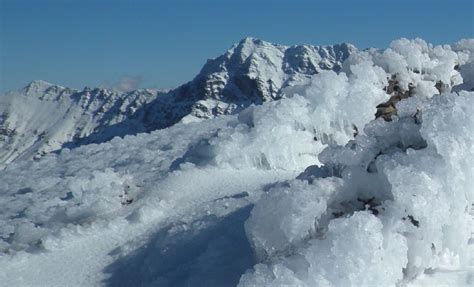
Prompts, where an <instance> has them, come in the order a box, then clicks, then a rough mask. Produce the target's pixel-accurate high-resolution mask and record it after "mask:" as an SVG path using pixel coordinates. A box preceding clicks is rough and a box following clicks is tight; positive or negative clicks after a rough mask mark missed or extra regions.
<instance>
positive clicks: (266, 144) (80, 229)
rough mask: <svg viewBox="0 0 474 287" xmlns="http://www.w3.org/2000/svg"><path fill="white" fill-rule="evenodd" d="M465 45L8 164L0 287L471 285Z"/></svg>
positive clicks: (372, 57) (387, 56)
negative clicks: (224, 110) (217, 113)
mask: <svg viewBox="0 0 474 287" xmlns="http://www.w3.org/2000/svg"><path fill="white" fill-rule="evenodd" d="M248 41H256V40H245V41H244V44H245V42H248ZM241 44H242V43H241ZM241 44H239V45H241ZM239 45H237V46H236V47H239ZM262 45H263V46H265V45H266V44H262ZM272 47H275V46H274V45H272ZM277 47H278V46H277ZM262 49H263V48H262ZM281 49H282V50H284V48H281ZM288 49H289V48H288ZM473 50H474V41H473V40H463V41H460V42H458V43H457V44H455V45H453V46H449V45H444V46H432V45H430V44H428V43H426V42H424V41H423V40H421V39H415V40H407V39H400V40H396V41H394V42H392V44H391V46H390V48H388V49H386V50H375V49H369V50H366V51H354V52H353V53H351V55H348V57H347V59H346V60H345V61H344V62H343V63H342V64H341V65H340V68H339V69H336V70H338V71H337V72H336V71H333V70H323V71H318V73H317V74H315V75H313V76H311V77H310V78H308V79H305V80H304V81H301V82H299V83H298V84H294V85H291V86H285V87H284V88H283V89H282V90H281V92H280V93H281V94H284V95H285V96H284V97H283V98H282V99H279V100H278V101H262V103H261V104H260V105H251V106H249V107H247V108H245V109H244V108H243V107H242V110H234V112H232V113H231V115H223V116H220V117H217V118H213V117H211V116H210V119H208V120H205V121H197V122H195V121H194V119H192V118H191V120H189V121H188V120H184V121H182V122H180V123H176V124H174V125H172V126H170V127H168V128H165V129H159V130H155V131H153V132H151V133H139V134H136V135H127V136H125V137H124V138H118V137H117V138H114V139H112V140H108V141H105V142H103V143H100V144H89V145H81V146H80V147H76V148H73V149H68V148H63V149H61V150H60V151H59V152H58V153H50V154H46V155H45V156H43V157H42V158H41V159H39V160H36V161H29V160H19V161H16V162H13V163H11V164H9V165H8V166H7V167H6V168H5V169H4V170H2V171H0V210H1V211H0V282H5V284H6V285H8V286H38V285H39V286H84V285H86V286H102V285H105V286H189V285H193V286H194V285H196V286H235V285H241V286H287V285H296V286H404V285H408V286H433V285H447V286H453V285H455V286H471V285H472V283H473V280H474V256H473V254H474V253H473V247H474V238H473V232H474V229H473V228H474V218H473V210H472V207H473V204H474V189H473V186H474V164H473V162H474V92H472V91H470V90H471V89H472V86H471V84H472V83H471V82H472V81H471V78H469V75H472V72H473V70H472V67H473V65H472V63H473V60H474V53H473ZM231 51H233V50H232V49H231ZM285 51H286V50H285ZM254 55H255V54H254ZM255 69H261V70H262V71H265V70H266V69H271V68H269V67H266V66H265V65H263V64H259V65H257V66H255ZM262 73H263V72H262ZM305 78H306V77H305ZM248 96H250V95H248ZM377 106H378V108H377ZM376 113H377V114H379V116H377V117H376V116H375V114H376ZM191 116H192V117H194V116H195V115H193V114H191ZM187 119H190V118H189V117H188V118H187Z"/></svg>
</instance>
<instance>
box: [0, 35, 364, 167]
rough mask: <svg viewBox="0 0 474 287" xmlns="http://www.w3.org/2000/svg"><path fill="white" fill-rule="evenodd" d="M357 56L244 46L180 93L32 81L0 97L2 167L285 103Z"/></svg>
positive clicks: (344, 47)
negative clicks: (286, 94)
mask: <svg viewBox="0 0 474 287" xmlns="http://www.w3.org/2000/svg"><path fill="white" fill-rule="evenodd" d="M355 51H356V48H355V47H354V46H352V45H350V44H340V45H334V46H327V47H320V46H309V45H299V46H292V47H286V46H281V45H276V44H271V43H268V42H264V41H261V40H258V39H253V38H246V39H244V40H242V41H241V42H240V43H238V44H236V45H234V46H233V47H232V48H231V49H230V50H229V51H227V52H226V53H225V54H224V55H222V56H220V57H218V58H216V59H213V60H209V61H208V62H207V63H206V65H205V66H204V67H203V68H202V71H201V72H200V73H199V74H198V75H197V76H196V77H195V78H194V79H193V80H192V81H191V82H189V83H186V84H184V85H182V86H180V87H179V88H177V89H175V90H170V91H156V90H136V91H131V92H127V93H125V92H119V91H112V90H107V89H103V88H96V89H90V88H85V89H83V90H82V91H79V90H74V89H69V88H65V87H61V86H58V85H53V84H50V83H47V82H44V81H33V82H31V83H30V84H29V85H28V86H26V87H25V88H24V89H22V90H20V91H17V92H12V93H9V94H8V95H6V96H2V97H0V148H1V149H0V164H3V165H6V164H8V163H10V162H12V161H14V160H22V159H31V158H33V157H36V158H39V157H40V156H42V155H44V154H47V153H49V152H52V151H57V150H59V149H61V147H68V148H72V147H76V146H79V145H83V144H88V143H101V142H104V141H107V140H110V139H112V138H113V137H115V136H120V137H123V136H124V135H127V134H136V133H139V132H149V131H152V130H155V129H161V128H166V127H169V126H171V125H173V124H175V123H177V122H179V121H180V120H183V121H185V122H189V121H197V120H199V119H207V118H213V117H215V116H219V115H222V114H233V113H235V112H238V111H240V110H242V109H243V108H246V107H248V106H249V105H251V104H261V103H262V102H267V101H273V100H276V99H279V98H281V97H282V96H283V93H282V89H283V88H286V87H288V86H292V85H296V84H298V83H299V84H301V83H303V82H304V81H307V79H308V78H309V77H310V76H311V75H313V74H316V73H319V72H321V71H323V70H335V71H338V70H340V69H341V66H342V62H343V61H344V60H345V59H346V58H347V57H348V56H349V55H350V54H351V53H353V52H355ZM183 117H184V119H183ZM0 167H1V166H0Z"/></svg>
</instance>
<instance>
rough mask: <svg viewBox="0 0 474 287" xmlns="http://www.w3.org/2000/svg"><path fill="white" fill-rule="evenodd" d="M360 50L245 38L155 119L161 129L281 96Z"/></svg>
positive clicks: (159, 105) (157, 110)
mask: <svg viewBox="0 0 474 287" xmlns="http://www.w3.org/2000/svg"><path fill="white" fill-rule="evenodd" d="M355 51H357V49H356V48H355V47H354V46H353V45H350V44H340V45H334V46H309V45H298V46H291V47H287V46H281V45H277V44H271V43H268V42H265V41H261V40H258V39H254V38H246V39H243V40H242V41H241V42H240V43H238V44H236V45H234V46H233V47H232V48H231V49H229V50H228V51H227V52H226V53H225V54H224V55H222V56H220V57H218V58H215V59H213V60H209V61H208V62H207V63H206V64H205V65H204V67H203V68H202V70H201V72H200V73H199V74H198V75H197V76H196V77H195V78H194V79H193V80H192V81H191V82H189V83H187V84H184V85H183V86H181V87H179V88H178V89H176V90H174V91H173V92H172V96H171V97H169V98H168V99H167V101H166V102H163V101H161V100H158V101H156V105H155V106H154V108H153V110H154V112H153V113H150V114H151V115H153V116H154V117H155V118H154V119H153V120H150V122H153V123H155V124H158V127H164V126H168V125H169V123H168V121H169V119H175V120H176V119H181V118H182V117H185V116H186V118H185V120H188V121H193V120H196V119H199V118H212V117H215V116H218V115H221V114H231V113H235V112H238V111H240V110H241V109H243V108H245V107H247V106H249V105H250V104H260V103H262V102H268V101H272V100H277V99H279V98H281V97H282V96H283V94H282V89H284V88H286V87H288V86H293V85H296V84H302V83H304V82H305V81H306V80H307V79H308V78H309V77H310V76H311V75H314V74H316V73H318V72H320V71H321V70H334V71H339V70H340V69H341V68H342V62H343V61H344V60H345V59H346V58H347V57H349V55H350V54H351V53H353V52H355Z"/></svg>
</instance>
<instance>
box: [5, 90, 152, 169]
mask: <svg viewBox="0 0 474 287" xmlns="http://www.w3.org/2000/svg"><path fill="white" fill-rule="evenodd" d="M158 95H159V93H157V92H156V91H152V90H140V91H133V92H129V93H119V92H112V91H108V90H105V89H89V88H85V89H84V90H82V91H77V90H72V89H69V88H64V87H61V86H57V85H53V84H50V83H47V82H44V81H33V82H31V83H30V84H29V85H28V86H27V87H25V88H24V89H23V90H21V91H19V92H12V93H9V94H7V95H5V96H2V97H0V115H1V117H0V164H1V163H3V164H8V163H9V162H11V161H13V160H15V159H31V158H33V157H34V156H40V155H44V154H46V153H49V152H51V151H55V150H58V149H60V148H61V147H62V146H63V144H65V143H66V144H68V146H74V145H76V144H82V143H83V142H86V138H87V137H89V138H90V139H89V142H102V141H105V140H109V139H111V138H112V137H114V136H121V135H125V134H132V133H138V132H144V131H146V130H145V129H144V127H143V124H142V122H141V117H140V115H139V114H137V110H138V109H139V108H140V107H142V106H143V105H144V104H146V103H147V102H150V101H152V100H153V99H154V98H156V97H157V96H158ZM106 127H107V128H108V130H107V131H105V128H106ZM82 141H83V142H82Z"/></svg>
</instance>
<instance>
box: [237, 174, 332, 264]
mask: <svg viewBox="0 0 474 287" xmlns="http://www.w3.org/2000/svg"><path fill="white" fill-rule="evenodd" d="M339 187H340V179H337V178H326V179H321V180H318V181H317V182H316V183H315V184H314V185H310V184H308V183H307V182H306V181H300V180H294V181H291V182H290V183H289V186H288V187H278V188H275V189H272V190H270V191H269V192H268V193H267V194H265V195H263V196H262V198H261V199H260V201H259V202H258V203H257V204H256V205H255V207H254V209H253V210H252V214H251V216H250V217H249V219H248V220H247V222H246V223H245V230H246V233H247V237H248V238H249V240H250V242H251V244H252V246H253V249H254V251H255V253H256V256H257V258H258V259H259V260H264V259H265V258H267V257H268V256H272V255H274V254H277V253H284V252H286V251H288V250H287V249H288V248H290V247H291V246H292V245H295V244H298V243H299V242H301V241H302V240H303V239H304V238H306V237H309V236H311V235H312V234H314V231H315V228H316V226H317V219H318V218H319V217H320V216H321V215H322V214H323V213H324V212H325V211H326V209H327V202H326V199H327V198H328V196H329V195H330V194H332V193H334V192H335V191H336V190H337V189H338V188H339Z"/></svg>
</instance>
